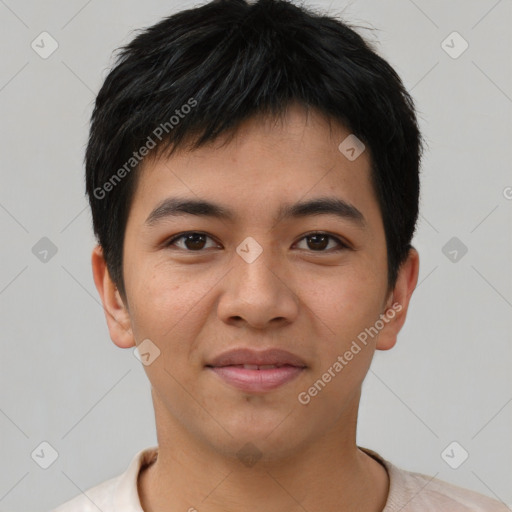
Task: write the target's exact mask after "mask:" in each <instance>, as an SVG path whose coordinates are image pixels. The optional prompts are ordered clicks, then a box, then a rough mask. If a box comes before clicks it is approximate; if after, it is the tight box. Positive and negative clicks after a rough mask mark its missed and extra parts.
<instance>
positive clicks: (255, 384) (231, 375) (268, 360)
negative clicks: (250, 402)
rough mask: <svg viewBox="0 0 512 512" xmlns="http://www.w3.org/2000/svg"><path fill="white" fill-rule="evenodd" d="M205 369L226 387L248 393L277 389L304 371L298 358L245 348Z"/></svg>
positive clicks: (226, 354)
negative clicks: (226, 385) (219, 379)
mask: <svg viewBox="0 0 512 512" xmlns="http://www.w3.org/2000/svg"><path fill="white" fill-rule="evenodd" d="M205 367H206V368H207V369H208V370H210V371H212V372H213V373H215V374H216V375H217V376H218V377H220V378H221V379H222V380H223V381H224V382H226V383H227V384H230V385H232V386H234V387H236V388H238V389H240V390H242V391H245V392H249V393H265V392H267V391H271V390H273V389H277V388H279V387H280V386H283V385H284V384H286V383H288V382H290V381H291V380H294V379H295V378H296V377H298V376H299V375H300V374H301V373H302V372H303V371H304V370H305V369H306V368H307V366H306V363H305V362H304V361H303V360H302V359H301V358H300V357H298V356H296V355H294V354H292V353H290V352H287V351H285V350H281V349H268V350H263V351H255V350H250V349H245V348H240V349H235V350H230V351H228V352H224V353H222V354H220V355H219V356H217V357H215V358H214V359H212V361H211V362H209V363H208V364H206V365H205ZM261 367H263V368H261Z"/></svg>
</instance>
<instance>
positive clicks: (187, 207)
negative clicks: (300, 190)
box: [145, 197, 367, 228]
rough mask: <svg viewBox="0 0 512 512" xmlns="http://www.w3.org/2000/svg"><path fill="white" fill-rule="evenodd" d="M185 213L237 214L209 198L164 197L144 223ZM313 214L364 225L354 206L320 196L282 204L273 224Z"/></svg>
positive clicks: (223, 216) (229, 218) (229, 217)
mask: <svg viewBox="0 0 512 512" xmlns="http://www.w3.org/2000/svg"><path fill="white" fill-rule="evenodd" d="M184 215H195V216H198V217H212V218H215V219H219V220H225V221H230V222H233V221H234V220H235V218H236V214H235V212H234V211H233V210H231V209H229V208H227V207H225V206H222V205H219V204H216V203H212V202H209V201H204V200H197V199H183V198H173V197H170V198H167V199H165V200H163V201H162V202H161V203H160V204H159V205H158V206H157V207H156V208H155V209H154V210H153V211H152V212H151V213H150V214H149V216H148V217H147V219H146V222H145V224H146V225H148V226H154V225H155V224H157V223H158V222H160V221H162V220H164V219H168V218H173V217H180V216H184ZM316 215H334V216H336V217H339V218H342V219H344V220H348V221H350V222H352V223H353V224H354V225H355V226H357V227H359V228H365V227H366V225H367V224H366V219H365V218H364V216H363V214H362V213H361V211H360V210H358V209H357V208H356V207H355V206H354V205H352V204H350V203H348V202H347V201H345V200H343V199H339V198H337V197H319V198H316V199H312V200H310V201H302V202H298V203H295V204H291V205H283V206H281V208H280V209H279V211H278V214H277V216H276V217H275V219H274V221H275V223H279V222H281V221H283V220H287V219H290V218H303V217H309V216H316Z"/></svg>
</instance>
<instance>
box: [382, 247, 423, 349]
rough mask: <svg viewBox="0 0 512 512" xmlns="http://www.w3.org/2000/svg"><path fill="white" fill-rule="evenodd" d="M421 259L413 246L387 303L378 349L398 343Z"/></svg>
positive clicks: (388, 347)
mask: <svg viewBox="0 0 512 512" xmlns="http://www.w3.org/2000/svg"><path fill="white" fill-rule="evenodd" d="M419 260H420V257H419V254H418V251H417V250H416V249H415V248H414V247H411V249H410V250H409V255H408V257H407V260H406V261H405V262H404V263H403V264H402V266H401V267H400V269H399V271H398V277H397V281H396V284H395V288H394V289H393V292H392V293H391V294H390V295H389V299H388V301H387V303H386V310H385V311H384V316H385V320H384V322H385V326H384V328H383V329H382V330H381V331H380V333H379V336H378V338H377V344H376V348H377V350H389V349H390V348H393V347H394V346H395V344H396V340H397V336H398V333H399V332H400V329H401V328H402V327H403V325H404V323H405V318H406V316H407V310H408V308H409V301H410V300H411V296H412V292H413V291H414V289H415V288H416V283H417V282H418V274H419V267H420V264H419ZM386 320H387V322H386Z"/></svg>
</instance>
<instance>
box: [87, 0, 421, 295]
mask: <svg viewBox="0 0 512 512" xmlns="http://www.w3.org/2000/svg"><path fill="white" fill-rule="evenodd" d="M117 51H119V52H120V53H119V55H118V56H117V59H116V62H115V65H114V66H113V67H112V69H111V70H110V72H109V74H108V75H107V77H106V79H105V81H104V83H103V85H102V87H101V90H100V91H99V93H98V95H97V98H96V101H95V106H94V110H93V113H92V117H91V128H90V134H89V140H88V145H87V149H86V154H85V165H86V191H87V194H88V198H89V202H90V206H91V210H92V218H93V227H94V232H95V235H96V237H97V241H98V243H99V245H100V246H101V247H102V249H103V254H104V257H105V260H106V263H107V268H108V270H109V272H110V275H111V277H112V280H113V282H114V283H115V284H116V286H117V288H118V289H119V291H120V292H121V294H122V295H123V296H125V288H124V282H123V272H122V267H123V242H124V234H125V228H126V222H127V218H128V213H129V209H130V206H131V201H132V198H133V194H134V191H135V187H136V185H137V179H136V178H137V175H138V174H140V173H137V170H138V169H139V168H140V163H141V162H142V161H143V157H141V155H143V154H144V153H146V154H147V153H148V150H149V151H151V152H152V154H155V152H156V153H157V154H162V153H165V154H166V155H167V156H171V155H172V153H173V152H174V151H175V150H176V149H178V148H184V147H186V148H187V149H190V150H193V149H197V148H199V147H201V146H203V145H204V144H206V143H209V142H212V141H214V140H216V139H217V138H218V137H219V136H221V135H227V136H229V135H231V136H233V135H234V134H236V131H237V128H238V127H239V126H240V124H241V123H242V122H244V121H246V120H248V119H249V118H252V117H254V116H257V115H269V116H272V117H275V118H277V117H279V116H281V115H283V113H285V112H286V109H287V108H288V107H289V106H290V105H291V104H292V103H298V104H300V105H302V106H304V107H305V108H306V110H307V109H309V108H312V109H314V110H315V111H317V112H319V113H321V114H322V115H323V116H325V118H326V119H328V120H329V123H330V122H331V120H333V121H335V122H338V123H341V124H342V125H343V126H344V127H345V128H347V129H348V130H350V132H351V133H353V134H354V135H356V136H357V137H358V138H359V139H360V140H361V141H362V142H363V143H364V144H365V146H366V149H367V150H368V151H369V154H370V156H371V158H370V159H371V180H372V184H373V188H374V191H375V193H376V197H377V199H378V203H379V207H380V211H381V214H382V220H383V225H384V230H385V235H386V246H387V258H388V276H387V277H388V289H389V290H392V289H393V288H394V285H395V284H396V278H397V275H398V270H399V268H400V266H401V264H402V263H403V262H404V261H405V260H406V259H407V256H408V253H409V249H410V248H411V247H412V246H411V245H410V242H411V240H412V237H413V234H414V231H415V226H416V221H417V217H418V207H419V188H420V183H419V167H420V160H421V154H422V149H423V141H422V136H421V133H420V131H419V129H418V123H417V119H416V113H415V107H414V103H413V100H412V98H411V96H410V95H409V94H408V92H407V91H406V89H405V87H404V85H403V83H402V81H401V79H400V77H399V76H398V74H397V73H396V72H395V70H394V69H393V68H392V67H391V65H390V64H389V63H388V62H387V61H385V60H384V59H383V58H382V57H380V56H379V55H378V54H377V52H376V50H374V49H373V48H372V46H371V45H370V43H369V42H367V41H365V40H364V39H363V38H362V37H361V36H360V35H359V34H358V33H356V32H355V30H354V29H353V28H351V27H350V26H349V25H348V24H347V23H346V22H343V21H341V20H339V19H337V18H335V17H330V16H327V15H324V14H321V13H316V12H313V11H311V10H308V9H306V8H305V7H303V6H300V7H299V6H298V5H295V4H294V3H292V2H291V1H289V0H258V1H255V2H254V3H249V2H247V1H245V0H214V1H212V2H209V3H207V4H205V5H202V6H200V7H196V8H193V9H188V10H184V11H181V12H178V13H176V14H173V15H172V16H169V17H166V18H164V19H162V20H161V21H159V22H158V23H156V24H155V25H153V26H151V27H149V28H145V29H140V33H139V34H138V35H137V36H136V37H135V38H134V39H133V40H132V41H131V42H130V43H129V44H127V45H125V46H122V47H120V48H118V50H117ZM340 142H341V141H340ZM143 148H146V151H145V150H143ZM153 148H156V149H155V150H154V151H152V149H153Z"/></svg>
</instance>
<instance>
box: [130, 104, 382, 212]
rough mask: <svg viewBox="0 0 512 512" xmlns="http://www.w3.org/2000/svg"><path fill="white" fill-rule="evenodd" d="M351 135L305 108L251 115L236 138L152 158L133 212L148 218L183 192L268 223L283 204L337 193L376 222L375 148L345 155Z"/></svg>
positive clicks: (184, 195) (142, 175) (142, 174)
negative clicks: (372, 175)
mask: <svg viewBox="0 0 512 512" xmlns="http://www.w3.org/2000/svg"><path fill="white" fill-rule="evenodd" d="M351 137H353V135H351V133H350V131H348V130H347V129H346V128H345V127H343V126H342V125H340V124H338V123H335V122H331V123H329V122H328V120H327V119H326V118H325V117H323V116H321V115H320V114H318V113H316V112H315V111H310V112H309V113H308V114H306V112H305V111H304V109H302V108H301V107H290V109H289V110H288V111H287V113H286V114H285V115H283V116H282V117H280V118H278V119H272V118H270V117H262V116H260V117H255V118H252V119H250V120H249V121H246V122H245V123H244V124H243V125H242V126H241V127H240V128H239V129H238V130H237V131H236V133H235V135H234V137H232V138H229V139H227V138H223V137H220V138H219V139H217V140H216V141H214V142H213V143H210V144H208V145H205V146H203V147H201V148H199V149H197V150H193V151H189V150H184V149H183V150H182V149H180V150H177V151H176V152H175V153H174V154H173V155H172V156H171V157H170V158H164V157H161V156H160V157H159V158H151V159H147V160H146V161H145V162H144V165H143V166H142V169H141V170H140V176H139V179H138V180H137V181H138V184H137V187H136V191H135V194H134V198H133V203H132V208H131V213H134V214H136V215H137V216H139V214H140V216H143V215H144V214H145V215H146V217H145V218H147V216H148V215H150V214H151V211H152V210H154V208H155V206H157V205H158V204H161V203H162V202H163V201H165V200H166V199H167V198H169V197H176V196H179V197H182V198H189V199H202V200H205V201H210V202H215V203H216V204H219V205H220V204H223V205H225V206H226V207H227V208H226V209H228V208H229V210H230V211H231V212H234V216H232V217H233V219H235V220H242V219H243V218H244V217H245V219H252V220H254V216H255V214H258V216H259V217H260V218H261V219H263V217H265V216H266V217H267V219H268V220H269V221H270V219H275V218H276V215H278V214H279V213H282V212H283V205H284V204H286V205H292V204H295V203H298V202H304V201H306V200H311V199H313V198H318V197H324V198H325V197H331V198H338V199H340V200H342V201H344V202H345V203H347V204H350V205H353V206H354V207H355V208H356V209H357V210H359V211H361V212H364V217H365V218H366V217H369V220H370V221H371V218H372V217H375V215H376V216H377V218H376V219H374V220H376V221H377V222H378V220H379V217H380V212H379V210H378V206H377V202H376V198H375V195H374V191H373V186H372V183H371V179H370V165H371V159H370V155H369V151H368V150H366V149H365V150H364V151H362V153H361V154H360V155H359V156H357V158H355V159H353V158H348V157H347V155H348V156H350V157H351V156H353V153H352V154H351V153H350V152H349V153H346V149H347V141H348V143H349V145H350V143H351ZM340 147H341V149H340ZM348 149H350V148H348ZM355 149H356V150H360V149H361V148H360V147H358V148H357V147H356V148H355ZM150 156H151V155H150Z"/></svg>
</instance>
